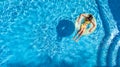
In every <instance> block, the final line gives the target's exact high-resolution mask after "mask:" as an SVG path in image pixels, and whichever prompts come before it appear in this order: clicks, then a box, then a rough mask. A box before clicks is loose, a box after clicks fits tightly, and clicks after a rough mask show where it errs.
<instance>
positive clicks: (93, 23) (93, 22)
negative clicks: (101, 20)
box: [89, 20, 96, 32]
mask: <svg viewBox="0 0 120 67" xmlns="http://www.w3.org/2000/svg"><path fill="white" fill-rule="evenodd" d="M91 23H92V25H93V26H92V28H90V30H89V32H91V31H92V30H93V28H94V27H96V25H95V21H94V20H93V21H91Z"/></svg>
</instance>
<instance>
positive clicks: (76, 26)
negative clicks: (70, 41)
mask: <svg viewBox="0 0 120 67" xmlns="http://www.w3.org/2000/svg"><path fill="white" fill-rule="evenodd" d="M86 15H88V14H86ZM78 18H79V17H78ZM78 18H77V20H78ZM77 20H76V21H75V28H76V30H77V31H78V30H79V29H80V26H81V24H82V23H83V22H84V21H85V18H84V17H81V19H80V22H79V23H78V22H77ZM93 21H94V22H95V25H96V19H95V17H93ZM88 26H89V28H88V27H87V28H86V31H85V32H84V33H83V35H88V34H91V33H93V32H94V30H95V29H96V26H95V27H94V28H93V29H92V31H91V32H89V30H90V28H91V27H92V26H93V25H92V24H89V25H88Z"/></svg>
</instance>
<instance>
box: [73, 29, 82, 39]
mask: <svg viewBox="0 0 120 67" xmlns="http://www.w3.org/2000/svg"><path fill="white" fill-rule="evenodd" d="M81 31H82V29H80V30H79V31H78V32H77V33H76V34H75V36H74V37H73V39H74V40H76V37H77V36H78V35H79V32H81Z"/></svg>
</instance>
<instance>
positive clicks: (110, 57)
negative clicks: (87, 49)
mask: <svg viewBox="0 0 120 67" xmlns="http://www.w3.org/2000/svg"><path fill="white" fill-rule="evenodd" d="M119 36H120V35H116V36H115V37H114V39H113V40H112V43H111V44H110V46H109V48H108V52H107V56H106V63H107V66H108V67H112V66H113V65H112V63H113V62H112V60H113V51H114V50H115V46H116V45H117V42H118V41H119Z"/></svg>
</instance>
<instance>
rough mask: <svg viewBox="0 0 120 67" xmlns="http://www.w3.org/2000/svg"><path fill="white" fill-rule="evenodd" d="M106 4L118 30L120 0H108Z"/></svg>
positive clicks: (119, 25) (119, 27)
mask: <svg viewBox="0 0 120 67" xmlns="http://www.w3.org/2000/svg"><path fill="white" fill-rule="evenodd" d="M108 5H109V7H110V10H111V12H112V15H113V17H114V19H115V20H116V21H117V27H118V29H119V31H120V10H119V9H120V0H108Z"/></svg>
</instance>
